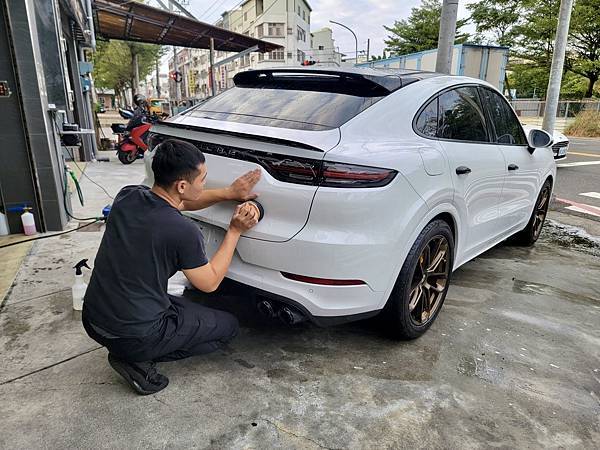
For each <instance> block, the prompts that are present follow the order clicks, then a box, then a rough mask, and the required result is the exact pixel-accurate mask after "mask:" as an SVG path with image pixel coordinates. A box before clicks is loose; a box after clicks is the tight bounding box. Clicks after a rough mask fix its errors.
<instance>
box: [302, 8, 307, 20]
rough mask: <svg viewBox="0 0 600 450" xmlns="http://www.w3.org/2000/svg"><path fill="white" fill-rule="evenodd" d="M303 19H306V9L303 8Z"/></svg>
mask: <svg viewBox="0 0 600 450" xmlns="http://www.w3.org/2000/svg"><path fill="white" fill-rule="evenodd" d="M302 20H304V21H306V11H304V10H302Z"/></svg>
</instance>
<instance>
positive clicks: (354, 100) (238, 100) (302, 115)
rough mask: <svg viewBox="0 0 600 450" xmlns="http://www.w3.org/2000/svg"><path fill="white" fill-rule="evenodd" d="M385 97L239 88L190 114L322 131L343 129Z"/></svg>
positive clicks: (212, 99)
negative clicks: (349, 121) (348, 122)
mask: <svg viewBox="0 0 600 450" xmlns="http://www.w3.org/2000/svg"><path fill="white" fill-rule="evenodd" d="M381 98H383V97H361V96H357V95H348V94H341V93H336V92H318V91H310V90H306V91H304V90H300V89H298V90H296V89H269V88H251V87H250V88H249V87H237V86H236V87H233V88H231V89H229V90H227V91H225V92H223V93H222V94H220V95H217V96H216V97H213V98H210V99H208V100H207V101H205V102H203V103H201V104H200V105H199V106H198V107H197V108H195V109H193V110H192V111H190V112H188V113H186V115H189V116H192V117H202V118H207V119H216V120H227V121H231V122H243V123H249V124H255V125H265V126H271V127H281V128H295V129H301V130H317V131H318V130H328V129H331V128H337V127H339V126H340V125H342V124H344V123H345V122H347V121H348V120H350V119H351V118H353V117H354V116H356V115H357V114H359V113H360V112H362V111H364V110H365V109H366V108H368V107H369V106H371V105H373V104H375V103H376V102H377V101H379V100H380V99H381Z"/></svg>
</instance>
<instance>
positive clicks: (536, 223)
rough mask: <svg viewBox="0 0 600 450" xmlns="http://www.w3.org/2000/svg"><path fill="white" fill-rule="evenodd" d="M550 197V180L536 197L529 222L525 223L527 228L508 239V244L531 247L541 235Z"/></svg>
mask: <svg viewBox="0 0 600 450" xmlns="http://www.w3.org/2000/svg"><path fill="white" fill-rule="evenodd" d="M551 196H552V183H551V181H550V180H546V182H545V183H544V185H543V186H542V189H540V193H539V194H538V196H537V199H536V201H535V207H534V208H533V212H532V213H531V217H530V218H529V222H527V226H526V227H525V228H524V229H523V230H521V231H519V232H518V233H515V234H513V235H512V236H511V237H510V239H509V242H510V243H511V244H513V245H519V246H523V247H531V246H532V245H533V244H535V242H536V241H537V240H538V238H539V237H540V234H541V233H542V228H543V227H544V221H545V220H546V215H547V214H548V205H549V204H550V197H551Z"/></svg>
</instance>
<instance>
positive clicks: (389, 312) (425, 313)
mask: <svg viewBox="0 0 600 450" xmlns="http://www.w3.org/2000/svg"><path fill="white" fill-rule="evenodd" d="M438 245H439V247H438ZM441 252H444V254H443V255H442V256H440V254H441ZM432 253H433V255H434V256H433V257H432V256H431V255H432ZM438 258H441V259H439V260H438ZM453 262H454V236H453V234H452V230H451V229H450V226H449V225H448V224H447V223H446V222H445V221H443V220H434V221H432V222H430V223H429V224H428V225H427V226H426V227H425V228H424V229H423V230H422V231H421V233H420V234H419V236H418V237H417V239H416V240H415V242H414V244H413V246H412V247H411V249H410V252H409V253H408V256H407V257H406V259H405V261H404V264H403V265H402V269H401V270H400V274H399V275H398V279H397V280H396V283H395V285H394V289H393V290H392V293H391V294H390V298H389V299H388V301H387V304H386V306H385V308H384V311H383V314H382V319H383V320H384V322H385V331H386V334H387V335H388V336H390V337H392V338H394V339H403V340H406V339H415V338H418V337H419V336H421V335H422V334H423V333H425V331H427V329H429V327H430V326H431V324H432V323H433V322H434V321H435V319H436V317H437V315H438V313H439V311H440V309H441V308H442V304H443V303H444V299H445V298H446V293H447V292H448V286H449V285H450V277H451V274H452V264H453ZM442 265H443V268H442ZM442 269H443V270H442ZM441 272H443V273H444V276H441V275H439V274H440V273H441ZM427 273H428V274H429V275H426V274H427ZM433 282H435V286H434V285H433ZM432 299H433V300H432Z"/></svg>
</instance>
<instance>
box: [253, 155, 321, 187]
mask: <svg viewBox="0 0 600 450" xmlns="http://www.w3.org/2000/svg"><path fill="white" fill-rule="evenodd" d="M257 160H258V162H259V163H260V164H261V165H262V166H263V167H264V168H265V169H266V170H267V172H269V173H270V174H271V175H272V176H273V177H274V178H276V179H278V180H280V181H286V182H288V183H296V184H307V185H309V186H314V185H316V184H317V183H318V181H319V173H320V170H321V161H318V160H315V159H308V158H288V157H284V156H280V155H277V156H271V155H269V156H260V157H258V158H257Z"/></svg>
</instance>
